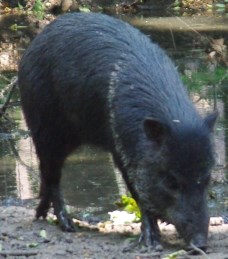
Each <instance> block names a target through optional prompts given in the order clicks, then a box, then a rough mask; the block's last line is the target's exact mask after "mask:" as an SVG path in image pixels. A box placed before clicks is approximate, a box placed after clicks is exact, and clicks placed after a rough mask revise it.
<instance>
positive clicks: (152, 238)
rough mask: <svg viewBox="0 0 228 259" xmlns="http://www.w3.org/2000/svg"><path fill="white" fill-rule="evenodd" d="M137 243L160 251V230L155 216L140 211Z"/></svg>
mask: <svg viewBox="0 0 228 259" xmlns="http://www.w3.org/2000/svg"><path fill="white" fill-rule="evenodd" d="M139 243H140V244H144V245H145V246H147V247H148V248H151V249H152V250H155V251H161V250H162V245H161V244H160V230H159V227H158V223H157V218H156V217H153V216H151V215H149V213H148V212H142V225H141V236H140V238H139Z"/></svg>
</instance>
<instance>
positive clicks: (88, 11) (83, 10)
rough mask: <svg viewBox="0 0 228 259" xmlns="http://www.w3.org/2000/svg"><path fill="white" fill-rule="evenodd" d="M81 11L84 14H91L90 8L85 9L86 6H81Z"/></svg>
mask: <svg viewBox="0 0 228 259" xmlns="http://www.w3.org/2000/svg"><path fill="white" fill-rule="evenodd" d="M79 11H80V12H83V13H90V10H89V8H87V7H84V6H79Z"/></svg>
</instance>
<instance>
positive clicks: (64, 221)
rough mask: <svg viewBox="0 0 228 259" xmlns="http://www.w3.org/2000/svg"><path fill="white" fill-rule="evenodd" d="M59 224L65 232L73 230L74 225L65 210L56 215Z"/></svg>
mask: <svg viewBox="0 0 228 259" xmlns="http://www.w3.org/2000/svg"><path fill="white" fill-rule="evenodd" d="M56 217H57V219H58V222H59V225H60V227H61V229H62V230H63V231H65V232H75V231H76V229H75V226H74V223H73V221H72V219H71V218H70V217H69V215H67V213H66V211H64V210H61V211H60V212H59V213H58V214H57V215H56Z"/></svg>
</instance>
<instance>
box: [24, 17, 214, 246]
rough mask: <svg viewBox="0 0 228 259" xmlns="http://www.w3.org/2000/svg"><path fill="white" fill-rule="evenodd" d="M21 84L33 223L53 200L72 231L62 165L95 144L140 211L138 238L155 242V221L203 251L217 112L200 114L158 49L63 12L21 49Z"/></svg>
mask: <svg viewBox="0 0 228 259" xmlns="http://www.w3.org/2000/svg"><path fill="white" fill-rule="evenodd" d="M19 86H20V91H21V100H22V108H23V111H24V114H25V119H26V121H27V125H28V127H29V129H30V130H31V135H32V138H33V141H34V144H35V147H36V151H37V155H38V157H39V159H40V170H41V192H40V196H41V201H40V205H39V206H38V208H37V218H39V217H46V216H47V212H48V209H49V207H50V205H51V204H53V206H54V211H55V214H56V216H57V218H58V220H59V222H60V224H61V226H62V228H63V229H64V230H66V231H73V230H74V227H73V224H72V222H71V219H70V218H69V217H68V215H67V214H66V211H65V208H64V202H63V199H62V198H61V193H60V178H61V169H62V166H63V163H64V160H65V158H66V157H67V156H68V155H69V154H70V153H71V152H72V151H73V150H74V149H76V148H77V147H78V146H80V145H82V144H91V145H97V146H100V147H102V148H104V149H105V150H107V151H109V152H111V153H112V155H113V159H114V162H115V163H116V165H117V166H118V168H119V169H120V171H121V173H122V175H123V178H124V179H125V181H126V184H127V186H128V188H129V190H130V191H131V193H132V195H133V197H134V198H135V199H136V200H137V202H138V204H139V206H140V208H141V211H142V220H143V221H142V236H141V239H140V240H141V241H143V242H144V243H145V244H146V245H148V246H154V247H156V245H157V244H159V229H158V226H157V219H159V218H160V219H163V220H166V221H168V222H171V223H173V224H174V225H175V226H176V228H177V230H178V232H179V233H180V234H181V236H182V237H183V238H184V239H185V241H186V242H187V243H193V244H195V245H196V246H198V247H201V248H205V246H206V242H207V234H208V212H207V202H206V195H207V187H208V183H209V180H210V168H211V166H212V164H213V152H212V145H211V141H210V137H211V132H212V130H213V125H214V123H215V120H216V115H215V114H214V115H209V116H208V117H206V118H204V119H203V118H201V117H200V116H199V114H198V113H197V112H196V109H195V108H194V107H193V105H192V103H191V102H190V100H189V98H188V95H187V93H186V90H185V87H184V86H183V85H182V82H181V80H180V78H179V75H178V73H177V71H176V69H175V67H174V65H173V64H172V62H171V60H170V59H169V58H168V57H167V55H166V54H165V53H164V51H163V50H161V49H160V48H159V47H158V46H157V45H156V44H154V43H153V42H151V41H150V39H149V38H148V37H146V36H145V35H144V34H142V33H141V32H140V31H139V30H137V29H135V28H133V27H132V26H130V25H128V24H127V23H124V22H122V21H120V20H117V19H114V18H111V17H108V16H106V15H102V14H93V13H89V14H81V13H77V14H76V13H75V14H66V15H63V16H61V17H59V18H57V19H56V20H55V21H54V22H52V23H51V24H50V25H48V26H46V28H45V29H44V31H43V32H42V33H41V34H39V35H38V36H37V37H36V38H35V39H34V41H33V42H32V44H31V46H30V47H29V48H28V49H27V51H26V52H25V54H24V56H23V58H22V60H21V63H20V67H19ZM75 181H77V179H75Z"/></svg>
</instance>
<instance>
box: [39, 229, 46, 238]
mask: <svg viewBox="0 0 228 259" xmlns="http://www.w3.org/2000/svg"><path fill="white" fill-rule="evenodd" d="M40 236H41V237H42V238H44V239H46V238H47V232H46V230H44V229H42V230H41V231H40Z"/></svg>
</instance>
